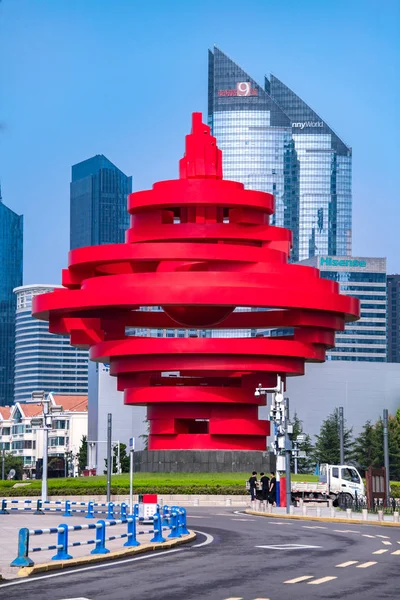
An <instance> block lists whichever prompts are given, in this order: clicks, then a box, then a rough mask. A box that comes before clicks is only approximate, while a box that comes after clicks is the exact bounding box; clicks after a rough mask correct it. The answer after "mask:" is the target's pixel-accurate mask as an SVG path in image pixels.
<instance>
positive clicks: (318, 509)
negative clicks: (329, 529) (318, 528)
mask: <svg viewBox="0 0 400 600" xmlns="http://www.w3.org/2000/svg"><path fill="white" fill-rule="evenodd" d="M320 516H321V507H320V506H317V517H320Z"/></svg>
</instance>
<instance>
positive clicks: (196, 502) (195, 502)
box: [193, 498, 199, 506]
mask: <svg viewBox="0 0 400 600" xmlns="http://www.w3.org/2000/svg"><path fill="white" fill-rule="evenodd" d="M193 506H199V499H198V498H194V500H193Z"/></svg>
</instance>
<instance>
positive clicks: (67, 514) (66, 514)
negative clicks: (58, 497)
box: [63, 500, 72, 517]
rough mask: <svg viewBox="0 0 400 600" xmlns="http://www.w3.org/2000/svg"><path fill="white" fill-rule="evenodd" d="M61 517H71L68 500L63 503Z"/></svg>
mask: <svg viewBox="0 0 400 600" xmlns="http://www.w3.org/2000/svg"><path fill="white" fill-rule="evenodd" d="M63 517H72V512H71V501H70V500H66V501H65V513H64V514H63Z"/></svg>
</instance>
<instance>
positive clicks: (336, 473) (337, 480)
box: [319, 464, 365, 499]
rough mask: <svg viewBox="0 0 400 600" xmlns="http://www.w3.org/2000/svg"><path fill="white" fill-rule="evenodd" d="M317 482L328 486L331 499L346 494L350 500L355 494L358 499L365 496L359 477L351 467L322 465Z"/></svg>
mask: <svg viewBox="0 0 400 600" xmlns="http://www.w3.org/2000/svg"><path fill="white" fill-rule="evenodd" d="M319 480H320V482H321V483H326V484H327V485H328V490H329V495H330V497H331V498H336V497H337V496H338V495H339V494H341V493H342V494H347V495H348V496H349V497H350V498H352V499H354V498H355V496H356V494H357V496H358V497H359V498H360V497H361V496H364V494H365V488H364V483H363V480H362V479H361V475H360V473H359V472H358V471H357V469H356V468H355V467H353V466H352V465H328V464H322V465H320V476H319ZM350 498H349V499H350Z"/></svg>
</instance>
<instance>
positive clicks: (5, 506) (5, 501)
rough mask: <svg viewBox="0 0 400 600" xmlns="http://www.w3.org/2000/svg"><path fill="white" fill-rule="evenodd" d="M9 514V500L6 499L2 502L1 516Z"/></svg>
mask: <svg viewBox="0 0 400 600" xmlns="http://www.w3.org/2000/svg"><path fill="white" fill-rule="evenodd" d="M8 514H9V512H8V510H7V500H6V499H5V498H3V500H2V501H1V510H0V515H8Z"/></svg>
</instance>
